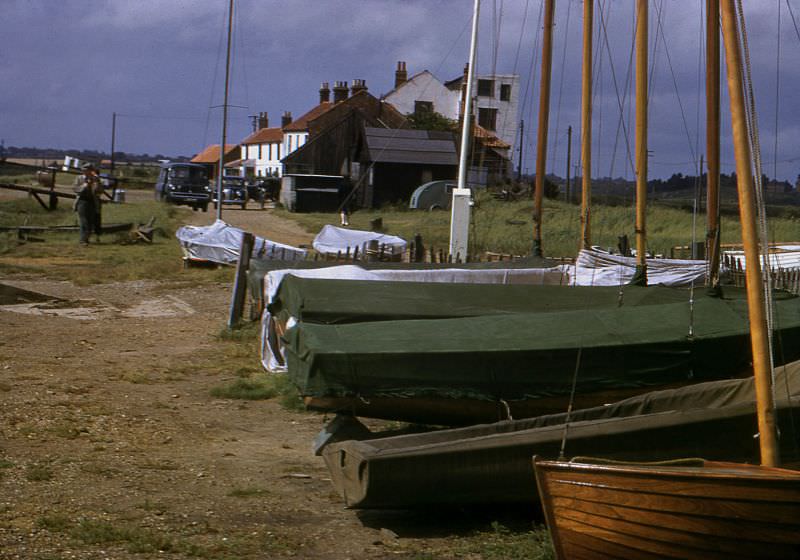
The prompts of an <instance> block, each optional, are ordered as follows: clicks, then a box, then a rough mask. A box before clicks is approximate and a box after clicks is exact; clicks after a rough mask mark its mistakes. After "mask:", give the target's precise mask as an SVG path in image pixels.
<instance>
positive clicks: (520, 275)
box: [261, 265, 570, 373]
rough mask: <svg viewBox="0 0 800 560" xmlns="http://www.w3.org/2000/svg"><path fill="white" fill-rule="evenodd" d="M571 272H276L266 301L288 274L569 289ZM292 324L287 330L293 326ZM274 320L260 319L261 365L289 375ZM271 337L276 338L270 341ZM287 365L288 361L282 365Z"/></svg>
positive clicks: (266, 285) (346, 268)
mask: <svg viewBox="0 0 800 560" xmlns="http://www.w3.org/2000/svg"><path fill="white" fill-rule="evenodd" d="M568 270H569V269H568V268H565V267H561V266H555V267H552V268H484V269H474V268H473V269H465V268H438V269H416V270H409V269H404V270H365V269H363V268H361V267H360V266H356V265H341V266H330V267H326V268H314V269H308V270H290V269H285V270H273V271H270V272H268V273H267V275H266V277H265V279H264V301H265V302H267V303H268V304H269V303H272V300H273V297H274V296H275V294H276V293H277V291H278V286H280V284H281V281H283V278H284V277H285V276H286V275H287V274H292V275H294V276H298V277H300V278H328V279H339V280H383V281H395V282H446V283H453V284H455V283H473V284H531V285H544V284H548V285H562V284H563V285H566V284H569V282H570V277H569V273H568ZM292 324H293V323H292V320H291V319H290V323H289V324H288V325H287V327H290V326H291V325H292ZM271 325H272V317H271V315H270V313H269V311H268V310H267V306H266V305H265V306H264V313H263V315H262V318H261V363H262V365H263V366H264V368H265V369H267V370H268V371H271V372H276V373H277V372H282V371H286V367H285V366H284V365H282V364H281V362H280V361H278V360H277V359H276V358H275V354H276V353H279V352H281V348H280V345H279V344H278V341H277V339H276V337H275V336H274V333H270V327H271ZM270 334H272V335H273V336H272V337H270ZM283 362H284V363H285V360H284V361H283Z"/></svg>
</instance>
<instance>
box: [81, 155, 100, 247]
mask: <svg viewBox="0 0 800 560" xmlns="http://www.w3.org/2000/svg"><path fill="white" fill-rule="evenodd" d="M75 183H76V187H75V194H76V195H77V197H76V198H75V211H76V212H77V213H78V225H79V227H80V238H79V241H80V244H81V245H84V246H86V245H88V244H89V236H90V235H91V234H92V233H93V232H95V231H99V224H98V219H97V218H98V215H99V212H98V206H100V196H99V190H100V178H99V177H98V176H97V170H96V169H95V168H94V166H93V165H92V164H91V163H85V164H84V165H83V174H81V175H80V176H78V178H77V180H76V181H75ZM96 228H97V229H96Z"/></svg>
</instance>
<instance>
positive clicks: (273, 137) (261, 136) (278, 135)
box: [218, 127, 283, 153]
mask: <svg viewBox="0 0 800 560" xmlns="http://www.w3.org/2000/svg"><path fill="white" fill-rule="evenodd" d="M282 140H283V130H281V129H280V128H277V127H275V128H262V129H259V130H256V131H255V132H254V133H253V134H251V135H250V136H248V137H247V138H245V139H244V140H243V141H242V144H268V143H270V142H281V141H282ZM218 153H219V152H218Z"/></svg>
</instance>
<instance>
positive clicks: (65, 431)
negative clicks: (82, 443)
mask: <svg viewBox="0 0 800 560" xmlns="http://www.w3.org/2000/svg"><path fill="white" fill-rule="evenodd" d="M50 431H51V432H52V433H53V434H54V435H56V436H58V437H60V438H64V439H78V437H80V435H81V432H80V430H79V429H78V428H76V427H75V426H73V425H72V424H57V425H55V426H53V427H52V428H50Z"/></svg>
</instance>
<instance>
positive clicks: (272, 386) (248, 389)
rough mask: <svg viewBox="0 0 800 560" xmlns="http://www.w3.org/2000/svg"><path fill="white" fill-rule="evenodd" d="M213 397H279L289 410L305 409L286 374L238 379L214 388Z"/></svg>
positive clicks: (253, 398)
mask: <svg viewBox="0 0 800 560" xmlns="http://www.w3.org/2000/svg"><path fill="white" fill-rule="evenodd" d="M211 395H212V396H214V397H217V398H223V399H243V400H267V399H274V398H276V397H279V401H278V402H279V403H280V404H281V406H283V407H284V408H286V409H288V410H294V411H299V410H303V409H304V405H303V401H302V399H301V398H300V394H299V393H298V391H297V388H296V387H295V386H294V385H293V384H292V382H291V381H290V380H289V378H288V376H286V374H282V373H276V374H269V375H265V374H259V375H258V376H257V377H255V378H249V379H241V378H240V379H236V380H235V381H233V382H231V383H229V384H227V385H223V386H221V387H214V388H213V389H211Z"/></svg>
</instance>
